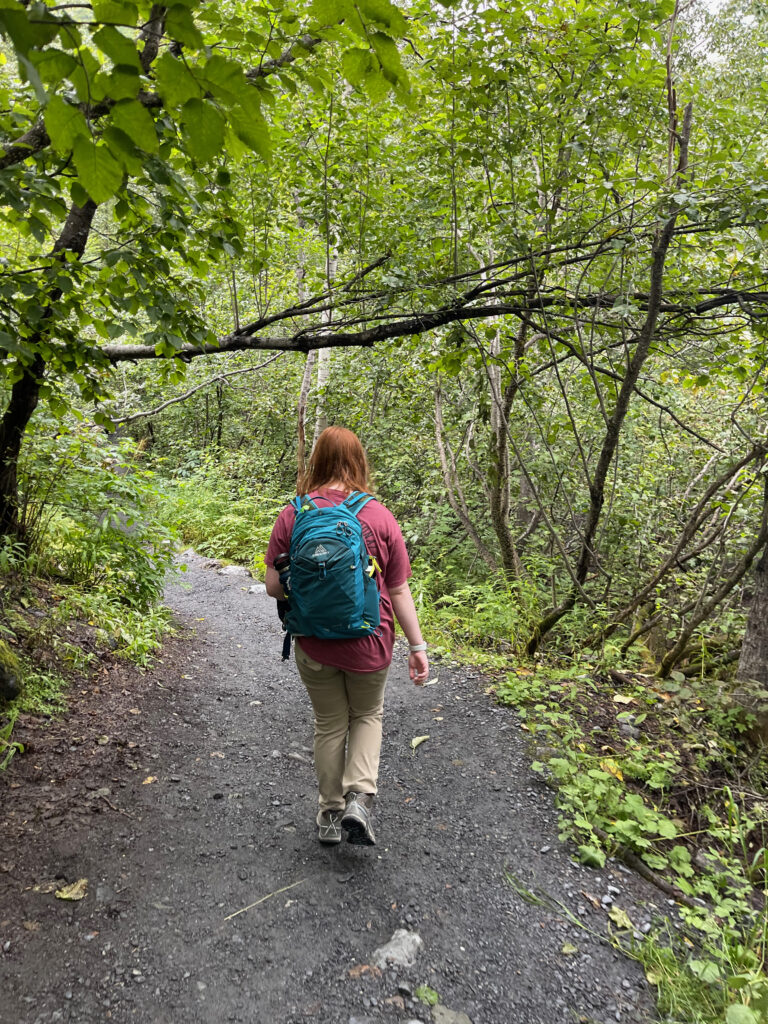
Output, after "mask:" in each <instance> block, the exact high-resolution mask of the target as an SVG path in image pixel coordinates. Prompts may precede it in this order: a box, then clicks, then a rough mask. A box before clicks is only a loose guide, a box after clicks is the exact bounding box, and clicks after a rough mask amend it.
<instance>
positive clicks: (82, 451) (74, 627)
mask: <svg viewBox="0 0 768 1024" xmlns="http://www.w3.org/2000/svg"><path fill="white" fill-rule="evenodd" d="M47 426H50V424H48V425H47ZM38 427H39V433H38V434H37V435H35V436H33V437H31V438H30V440H29V442H28V444H27V445H26V447H25V462H24V464H23V466H22V475H21V478H22V483H23V491H22V494H23V502H22V507H21V509H20V518H21V521H22V524H23V526H24V530H25V540H24V542H23V543H22V542H21V541H11V540H10V539H8V538H6V539H5V540H4V541H3V542H2V545H0V622H1V623H2V625H0V639H3V640H6V641H7V642H10V643H11V644H12V646H13V650H14V652H15V653H16V654H17V656H18V657H19V659H20V662H21V673H20V677H21V679H20V681H21V687H22V688H21V694H20V696H18V697H17V698H16V699H14V700H12V701H10V702H8V701H6V702H5V704H0V768H4V767H6V766H7V764H8V763H9V761H10V759H11V758H12V757H13V756H14V755H15V754H16V753H18V752H19V751H20V744H19V743H18V742H17V741H15V740H14V738H13V730H14V727H15V725H16V722H17V720H18V718H19V715H20V714H27V715H35V716H42V717H52V716H54V715H57V714H60V713H61V712H62V711H63V710H64V709H65V707H66V690H67V687H68V685H69V681H70V680H71V679H73V678H75V677H77V676H80V675H83V674H86V673H87V672H88V671H89V669H90V668H91V666H92V664H93V663H94V661H95V660H96V659H98V658H101V657H120V658H126V659H128V660H130V661H132V662H134V663H135V664H137V665H139V666H145V665H147V664H148V663H149V661H150V660H151V658H152V655H153V654H154V652H155V651H157V650H158V648H159V647H160V644H161V642H162V639H163V636H164V635H165V634H167V633H168V631H169V630H170V615H169V613H168V612H167V611H166V610H165V609H164V608H162V607H161V606H159V601H160V598H161V596H162V593H163V588H164V585H165V579H166V574H167V572H168V569H169V567H170V565H171V560H172V555H173V535H172V533H171V531H169V530H168V529H167V527H165V526H163V525H161V524H159V523H158V522H156V521H155V520H154V518H153V517H152V516H151V515H150V511H149V510H150V507H151V505H152V503H153V501H154V498H155V495H156V493H157V492H156V482H155V477H154V474H153V473H152V472H151V471H149V470H146V469H144V468H143V467H142V466H141V465H140V464H139V462H138V461H137V456H138V455H139V454H140V453H137V451H136V448H135V445H134V444H133V442H130V441H123V442H120V443H116V444H114V443H109V442H107V441H105V439H104V438H103V437H98V436H94V434H93V433H92V432H90V431H87V430H80V429H78V428H74V429H73V430H72V431H71V432H70V433H67V432H66V431H64V430H63V429H58V430H57V431H56V432H53V431H50V430H46V429H44V428H45V427H46V424H45V423H41V424H38Z"/></svg>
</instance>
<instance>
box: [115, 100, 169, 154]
mask: <svg viewBox="0 0 768 1024" xmlns="http://www.w3.org/2000/svg"><path fill="white" fill-rule="evenodd" d="M112 123H113V124H114V125H115V126H116V127H117V128H119V129H120V130H121V131H123V132H125V134H126V135H128V136H129V137H130V138H131V139H132V140H133V141H134V142H135V143H136V145H137V146H138V147H139V149H143V150H144V152H145V153H156V152H157V150H158V147H159V143H158V139H157V132H156V130H155V122H154V121H153V119H152V115H151V114H150V112H149V111H148V110H147V108H146V107H145V106H144V105H143V104H142V103H139V101H138V100H126V101H125V102H123V103H117V104H115V106H114V108H113V109H112Z"/></svg>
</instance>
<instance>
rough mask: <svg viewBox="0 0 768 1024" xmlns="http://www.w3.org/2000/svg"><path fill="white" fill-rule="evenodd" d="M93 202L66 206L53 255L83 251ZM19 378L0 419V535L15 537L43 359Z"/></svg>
mask: <svg viewBox="0 0 768 1024" xmlns="http://www.w3.org/2000/svg"><path fill="white" fill-rule="evenodd" d="M95 212H96V204H95V203H93V202H91V201H90V200H89V201H88V202H87V203H86V204H85V206H83V207H80V206H74V205H73V206H72V207H71V208H70V211H69V214H68V215H67V219H66V221H65V222H64V227H63V228H62V230H61V234H60V235H59V237H58V239H57V240H56V243H55V245H54V247H53V256H54V257H58V256H60V254H62V253H64V252H72V253H74V254H75V255H76V256H78V257H80V256H82V255H83V252H84V251H85V246H86V243H87V241H88V236H89V234H90V231H91V225H92V223H93V215H94V214H95ZM61 294H62V293H61V289H60V288H54V289H53V291H51V292H50V294H49V295H48V296H47V305H46V307H45V309H44V310H43V314H42V316H41V318H40V330H39V331H38V333H37V335H36V336H34V337H32V338H30V339H28V341H27V344H28V345H29V346H30V347H31V348H33V349H34V348H36V347H37V346H38V345H39V344H40V342H41V341H42V340H43V338H44V337H45V335H46V334H47V327H48V323H47V322H48V319H49V317H50V315H51V307H52V306H53V305H54V303H56V302H57V301H58V300H59V299H60V298H61ZM18 366H19V367H20V368H21V370H22V375H21V377H20V378H19V379H18V380H17V381H16V382H15V383H14V384H13V387H12V388H11V397H10V401H9V402H8V405H7V407H6V410H5V413H4V414H3V418H2V420H0V537H9V536H10V537H19V536H22V534H23V524H22V523H20V520H19V455H20V454H21V446H22V443H23V441H24V433H25V431H26V429H27V426H28V424H29V421H30V420H31V419H32V416H33V415H34V412H35V409H36V408H37V403H38V401H39V399H40V385H41V384H42V382H43V377H44V376H45V360H44V359H43V357H42V356H41V355H36V356H35V357H34V359H33V360H32V362H31V363H30V364H29V365H28V366H25V365H24V364H23V363H21V362H19V363H18Z"/></svg>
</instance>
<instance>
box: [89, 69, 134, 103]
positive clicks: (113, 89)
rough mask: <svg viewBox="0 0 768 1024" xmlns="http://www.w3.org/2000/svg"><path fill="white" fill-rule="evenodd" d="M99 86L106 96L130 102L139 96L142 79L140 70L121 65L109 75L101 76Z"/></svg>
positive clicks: (103, 74)
mask: <svg viewBox="0 0 768 1024" xmlns="http://www.w3.org/2000/svg"><path fill="white" fill-rule="evenodd" d="M99 84H100V85H101V88H102V89H103V91H104V94H105V95H106V96H109V98H110V99H113V100H128V99H133V98H134V97H135V96H138V95H139V90H140V88H141V79H140V78H139V70H138V68H134V67H130V66H129V65H127V64H120V65H119V66H118V67H116V68H112V70H111V71H110V72H109V73H108V74H107V73H105V72H103V71H102V72H101V73H100V74H99Z"/></svg>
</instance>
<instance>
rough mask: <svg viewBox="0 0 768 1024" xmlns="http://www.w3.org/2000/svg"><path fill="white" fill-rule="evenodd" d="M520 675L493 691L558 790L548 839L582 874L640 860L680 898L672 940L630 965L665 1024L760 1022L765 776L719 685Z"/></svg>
mask: <svg viewBox="0 0 768 1024" xmlns="http://www.w3.org/2000/svg"><path fill="white" fill-rule="evenodd" d="M615 680H618V681H619V682H620V685H618V686H617V685H616V682H615V681H613V682H612V681H611V679H610V677H605V676H601V675H599V674H598V675H595V674H594V672H593V670H590V669H587V668H584V669H583V670H582V671H579V668H578V667H573V666H572V667H570V668H564V669H560V670H557V669H553V668H549V669H547V668H544V667H539V668H537V669H533V668H531V669H526V668H520V669H518V671H517V672H515V673H509V674H508V675H506V677H505V678H503V679H502V680H501V681H500V682H499V684H498V686H497V695H498V699H499V700H500V701H502V702H503V703H506V704H509V705H511V706H514V707H515V708H516V710H517V712H518V714H519V716H520V718H521V720H522V728H523V729H524V730H525V731H526V732H527V733H528V734H529V735H530V737H531V739H532V742H533V745H534V746H535V749H536V750H537V751H538V754H539V760H538V761H536V762H534V765H533V767H534V769H536V770H537V771H540V772H542V773H543V774H544V775H545V776H546V777H547V778H548V779H549V780H550V782H551V784H552V785H553V787H554V788H555V789H556V792H557V801H558V805H559V808H560V812H561V838H562V839H572V840H573V841H574V842H575V844H576V847H577V851H578V856H579V857H580V859H581V860H582V861H583V862H584V863H586V864H588V865H592V866H595V867H600V866H602V865H603V864H604V863H605V860H606V857H607V856H609V855H619V856H621V857H623V858H624V859H630V862H631V858H633V857H634V858H639V859H640V860H642V862H643V863H644V864H645V865H646V866H647V867H648V868H650V869H651V870H652V871H653V872H655V873H656V874H657V875H658V876H660V877H663V878H664V879H665V880H666V881H667V882H670V883H672V884H673V885H674V887H675V889H676V890H677V892H678V893H679V904H680V915H681V918H682V922H683V926H684V931H683V933H682V937H681V936H680V933H678V932H677V931H676V930H659V931H657V933H656V934H655V935H651V936H650V937H649V938H647V939H645V940H644V941H641V942H638V943H637V944H636V945H635V947H634V949H633V951H632V954H631V955H633V956H635V957H636V958H637V959H638V960H640V961H641V962H642V963H643V965H644V967H645V970H646V974H647V977H648V979H649V981H651V982H652V983H653V984H655V985H656V986H657V990H658V998H659V1008H660V1010H661V1011H662V1013H664V1014H665V1015H666V1020H668V1021H670V1022H678V1021H679V1022H686V1024H722V1022H723V1021H725V1022H726V1024H760V1022H763V1021H765V1020H766V1019H767V1018H768V979H767V978H766V974H765V967H766V954H767V952H768V910H767V909H766V908H767V903H766V897H767V896H768V852H766V843H767V842H768V788H767V787H766V782H767V781H768V770H767V769H768V764H767V763H766V759H765V757H764V756H761V755H760V754H759V753H758V754H756V753H755V751H754V750H753V749H752V748H751V747H750V746H749V745H748V743H747V742H746V738H745V730H746V727H747V723H746V722H745V721H744V719H743V716H742V713H741V712H739V711H738V709H735V708H734V706H733V705H732V703H731V702H730V700H729V698H728V693H727V689H726V688H725V687H724V686H723V684H722V683H719V684H718V683H700V684H699V685H698V686H697V687H696V688H695V690H694V689H693V688H692V687H690V686H687V685H684V684H682V683H681V682H679V681H677V680H673V681H671V682H670V683H666V684H660V683H658V682H657V681H654V680H650V679H647V678H644V677H641V676H636V677H635V678H634V679H633V678H632V677H629V676H623V677H618V676H617V677H615Z"/></svg>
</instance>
